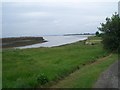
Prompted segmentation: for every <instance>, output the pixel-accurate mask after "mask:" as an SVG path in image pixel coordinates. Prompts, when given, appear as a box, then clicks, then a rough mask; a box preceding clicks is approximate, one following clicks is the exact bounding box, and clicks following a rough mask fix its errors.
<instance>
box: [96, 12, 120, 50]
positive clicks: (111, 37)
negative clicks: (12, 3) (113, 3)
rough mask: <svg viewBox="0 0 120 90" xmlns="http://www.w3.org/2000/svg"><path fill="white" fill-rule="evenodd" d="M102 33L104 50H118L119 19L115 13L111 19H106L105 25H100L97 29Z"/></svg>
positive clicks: (119, 35) (119, 39) (119, 40)
mask: <svg viewBox="0 0 120 90" xmlns="http://www.w3.org/2000/svg"><path fill="white" fill-rule="evenodd" d="M98 29H99V30H100V31H101V32H102V34H103V35H102V37H103V45H104V48H105V49H107V50H109V51H118V50H119V49H120V17H119V15H118V14H117V13H115V14H113V16H112V17H111V18H106V22H105V23H101V27H99V28H98Z"/></svg>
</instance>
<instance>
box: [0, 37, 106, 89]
mask: <svg viewBox="0 0 120 90" xmlns="http://www.w3.org/2000/svg"><path fill="white" fill-rule="evenodd" d="M92 40H96V38H92ZM2 55H3V87H4V88H21V87H22V88H24V87H26V88H27V87H37V86H39V85H40V83H38V82H37V78H38V76H39V75H40V74H42V73H44V74H45V75H46V76H47V77H48V79H49V81H55V80H57V79H59V78H60V77H64V76H66V75H68V74H69V73H71V72H73V71H74V70H76V69H77V68H78V67H79V68H80V67H83V66H84V65H85V64H87V63H90V62H93V61H95V60H97V59H98V58H100V57H103V56H106V55H108V53H107V52H106V51H105V50H103V48H102V45H101V44H100V43H97V44H95V45H84V42H83V41H82V42H76V43H73V44H70V45H64V46H60V47H54V48H36V49H35V48H34V49H23V50H19V49H16V50H13V49H9V50H4V51H3V54H2ZM86 77H87V74H86ZM89 82H90V81H89Z"/></svg>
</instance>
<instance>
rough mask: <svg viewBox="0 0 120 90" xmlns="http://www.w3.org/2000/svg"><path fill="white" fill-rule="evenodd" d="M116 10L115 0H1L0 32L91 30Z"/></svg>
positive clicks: (32, 33) (29, 33) (10, 34)
mask: <svg viewBox="0 0 120 90" xmlns="http://www.w3.org/2000/svg"><path fill="white" fill-rule="evenodd" d="M117 10H118V0H29V1H28V0H3V2H2V35H3V37H14V36H39V35H55V34H57V35H58V34H68V33H84V32H90V33H94V32H96V31H97V27H98V26H100V23H101V22H104V21H105V18H106V17H110V16H111V15H112V14H113V13H114V12H117Z"/></svg>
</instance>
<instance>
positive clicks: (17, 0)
mask: <svg viewBox="0 0 120 90" xmlns="http://www.w3.org/2000/svg"><path fill="white" fill-rule="evenodd" d="M118 1H119V0H2V2H49V3H61V2H71V3H80V2H118Z"/></svg>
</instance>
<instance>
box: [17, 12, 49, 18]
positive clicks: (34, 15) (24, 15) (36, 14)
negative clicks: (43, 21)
mask: <svg viewBox="0 0 120 90" xmlns="http://www.w3.org/2000/svg"><path fill="white" fill-rule="evenodd" d="M19 15H20V16H22V17H46V16H50V15H51V14H50V13H47V12H27V13H21V14H19Z"/></svg>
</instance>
